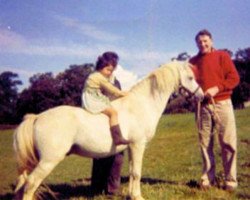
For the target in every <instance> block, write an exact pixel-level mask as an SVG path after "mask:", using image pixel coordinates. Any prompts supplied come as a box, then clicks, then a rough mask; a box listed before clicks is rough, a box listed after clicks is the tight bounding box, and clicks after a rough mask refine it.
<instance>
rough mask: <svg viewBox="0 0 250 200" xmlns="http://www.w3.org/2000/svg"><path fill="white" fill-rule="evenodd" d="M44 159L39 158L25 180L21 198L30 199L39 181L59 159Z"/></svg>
mask: <svg viewBox="0 0 250 200" xmlns="http://www.w3.org/2000/svg"><path fill="white" fill-rule="evenodd" d="M61 160H62V159H60V160H53V161H51V160H50V161H45V160H41V161H40V162H39V163H38V165H37V166H36V168H35V169H34V170H33V171H32V172H31V174H30V175H29V176H28V178H27V181H26V183H25V186H24V194H23V200H32V199H33V197H34V193H35V192H36V190H37V188H38V187H39V185H40V184H41V182H42V181H43V180H44V179H45V178H46V177H47V176H48V175H49V174H50V172H51V171H52V170H53V169H54V168H55V166H56V165H57V164H58V163H59V162H60V161H61Z"/></svg>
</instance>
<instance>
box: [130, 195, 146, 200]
mask: <svg viewBox="0 0 250 200" xmlns="http://www.w3.org/2000/svg"><path fill="white" fill-rule="evenodd" d="M132 200H145V199H144V198H143V197H142V196H137V197H134V198H132Z"/></svg>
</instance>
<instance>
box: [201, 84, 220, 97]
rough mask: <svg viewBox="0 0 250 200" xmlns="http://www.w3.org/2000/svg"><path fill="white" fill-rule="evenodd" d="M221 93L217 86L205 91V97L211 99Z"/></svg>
mask: <svg viewBox="0 0 250 200" xmlns="http://www.w3.org/2000/svg"><path fill="white" fill-rule="evenodd" d="M218 92H219V88H218V87H217V86H214V87H211V88H208V89H207V91H205V94H204V95H205V97H207V98H211V97H214V96H215V95H216V94H217V93H218Z"/></svg>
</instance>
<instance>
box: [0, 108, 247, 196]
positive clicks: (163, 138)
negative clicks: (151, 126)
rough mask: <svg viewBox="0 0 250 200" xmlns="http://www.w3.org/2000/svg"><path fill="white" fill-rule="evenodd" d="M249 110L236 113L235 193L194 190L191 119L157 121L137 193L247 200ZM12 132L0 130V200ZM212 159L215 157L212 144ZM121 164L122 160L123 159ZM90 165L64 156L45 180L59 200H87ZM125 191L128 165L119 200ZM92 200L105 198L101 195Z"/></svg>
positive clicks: (10, 179)
mask: <svg viewBox="0 0 250 200" xmlns="http://www.w3.org/2000/svg"><path fill="white" fill-rule="evenodd" d="M249 116H250V109H244V110H238V111H236V120H237V131H238V181H239V187H238V189H237V191H236V192H234V193H228V192H226V191H223V190H222V189H219V188H217V187H213V188H211V189H210V190H208V191H201V190H200V189H199V188H198V181H199V177H200V173H201V156H200V150H199V147H198V137H197V132H196V128H195V124H194V116H193V114H182V115H166V116H162V118H161V120H160V122H159V125H158V128H157V133H156V136H155V137H154V138H153V140H152V141H151V142H150V143H149V144H148V146H147V149H146V152H145V155H144V160H143V169H142V180H141V187H142V194H143V196H144V198H145V199H147V200H166V199H167V200H178V199H183V200H188V199H195V200H197V199H200V200H231V199H232V200H233V199H250V118H249ZM12 133H13V130H4V131H0V159H1V160H0V199H12V198H13V188H14V184H15V178H16V176H17V174H16V164H15V159H14V154H13V150H12ZM215 147H216V148H215V149H216V155H219V154H220V149H219V147H218V143H217V142H216V145H215ZM126 159H127V158H126ZM216 163H217V167H216V168H217V176H218V180H221V179H222V176H223V170H222V165H221V159H220V156H217V157H216ZM91 164H92V163H91V160H90V159H86V158H82V157H78V156H70V157H68V158H66V159H65V160H64V161H63V162H61V163H60V164H59V165H58V166H57V167H56V169H55V170H54V171H53V172H52V173H51V174H50V175H49V177H48V178H47V179H46V181H45V182H46V183H47V184H48V185H49V186H50V188H51V189H52V190H53V191H54V192H57V193H58V198H59V199H71V200H73V199H76V200H79V199H81V200H83V199H89V197H88V196H89V181H88V178H89V177H90V169H91ZM127 186H128V165H127V160H126V161H125V164H124V167H123V172H122V188H121V189H122V193H123V194H124V197H115V198H113V199H125V195H126V193H127ZM94 199H96V200H106V199H109V198H108V197H106V196H105V195H99V196H96V197H94Z"/></svg>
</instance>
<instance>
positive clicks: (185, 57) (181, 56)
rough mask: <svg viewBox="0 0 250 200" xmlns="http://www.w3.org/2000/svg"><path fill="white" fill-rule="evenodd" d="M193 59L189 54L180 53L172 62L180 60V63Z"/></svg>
mask: <svg viewBox="0 0 250 200" xmlns="http://www.w3.org/2000/svg"><path fill="white" fill-rule="evenodd" d="M190 58H191V56H190V55H189V54H188V53H187V52H182V53H180V54H179V55H178V56H177V57H174V58H172V59H171V60H172V61H173V60H178V61H187V60H189V59H190Z"/></svg>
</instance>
